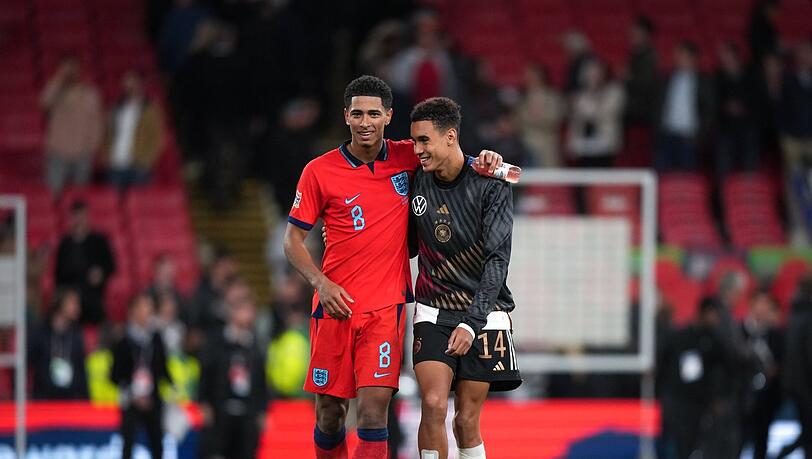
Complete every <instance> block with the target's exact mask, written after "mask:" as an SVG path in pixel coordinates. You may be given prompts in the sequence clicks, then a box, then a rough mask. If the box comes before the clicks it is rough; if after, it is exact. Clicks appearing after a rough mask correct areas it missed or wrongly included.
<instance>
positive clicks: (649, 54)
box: [625, 16, 658, 128]
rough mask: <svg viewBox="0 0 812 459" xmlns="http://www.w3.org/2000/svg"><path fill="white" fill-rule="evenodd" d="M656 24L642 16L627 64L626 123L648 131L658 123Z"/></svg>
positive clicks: (636, 24) (632, 37)
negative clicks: (655, 121) (656, 111)
mask: <svg viewBox="0 0 812 459" xmlns="http://www.w3.org/2000/svg"><path fill="white" fill-rule="evenodd" d="M654 33H655V28H654V23H652V22H651V20H650V19H649V18H647V17H645V16H639V17H638V18H637V19H635V21H634V24H632V27H631V31H630V34H629V35H630V42H631V50H630V52H629V61H628V62H627V64H626V71H625V81H626V96H627V98H628V102H627V103H626V120H627V122H628V123H629V124H630V125H633V126H641V127H646V128H648V127H649V126H651V125H652V124H653V123H654V120H655V119H656V114H655V113H654V104H653V103H652V101H654V100H655V99H656V98H657V78H658V77H657V50H656V49H655V48H654V42H653V39H654Z"/></svg>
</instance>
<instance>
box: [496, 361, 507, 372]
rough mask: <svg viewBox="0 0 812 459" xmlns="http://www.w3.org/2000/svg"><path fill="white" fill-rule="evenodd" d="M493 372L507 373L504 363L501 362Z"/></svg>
mask: <svg viewBox="0 0 812 459" xmlns="http://www.w3.org/2000/svg"><path fill="white" fill-rule="evenodd" d="M493 371H505V366H504V365H503V364H502V362H499V363H497V364H496V366H495V367H493Z"/></svg>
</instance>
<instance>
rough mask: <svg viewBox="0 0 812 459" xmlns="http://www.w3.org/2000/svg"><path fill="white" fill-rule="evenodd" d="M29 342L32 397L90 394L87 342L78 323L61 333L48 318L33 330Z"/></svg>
mask: <svg viewBox="0 0 812 459" xmlns="http://www.w3.org/2000/svg"><path fill="white" fill-rule="evenodd" d="M29 343H30V344H29V351H28V352H29V354H28V362H29V365H30V366H31V372H32V380H33V388H32V398H34V399H43V400H82V399H87V398H88V393H87V373H86V372H85V345H84V342H83V341H82V331H81V330H80V329H79V327H77V326H75V325H72V326H70V327H69V328H68V329H66V330H65V331H63V332H61V333H60V332H57V331H56V330H54V329H53V327H52V326H51V324H50V323H49V322H45V323H43V324H42V325H41V326H40V328H39V329H38V330H36V331H35V332H34V333H32V335H31V336H30V337H29ZM62 378H64V379H62Z"/></svg>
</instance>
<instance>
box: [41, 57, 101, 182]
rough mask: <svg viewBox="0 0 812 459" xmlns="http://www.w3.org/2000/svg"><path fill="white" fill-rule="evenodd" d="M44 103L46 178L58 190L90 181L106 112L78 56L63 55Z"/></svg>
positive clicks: (42, 99)
mask: <svg viewBox="0 0 812 459" xmlns="http://www.w3.org/2000/svg"><path fill="white" fill-rule="evenodd" d="M40 106H41V107H42V109H43V110H44V111H45V113H46V116H47V118H48V126H47V128H46V132H45V153H46V158H47V162H46V166H45V181H46V182H47V183H48V186H49V187H50V188H51V190H53V192H54V193H56V194H58V193H60V192H61V191H62V189H63V188H64V187H65V186H66V185H68V184H76V185H86V184H87V183H88V182H89V181H90V175H91V172H92V168H93V155H94V154H95V153H96V151H97V150H98V149H99V144H100V143H101V138H102V131H103V121H102V118H103V114H102V105H101V96H100V95H99V91H98V89H97V88H96V87H95V86H94V85H93V84H92V83H90V82H89V81H86V80H84V79H83V76H82V66H81V63H80V62H79V59H78V58H77V57H75V56H66V57H65V58H63V59H62V62H61V63H60V65H59V68H58V69H57V71H56V74H55V75H54V76H53V77H52V78H51V79H50V80H49V81H48V83H47V84H46V85H45V88H44V89H43V90H42V94H41V95H40Z"/></svg>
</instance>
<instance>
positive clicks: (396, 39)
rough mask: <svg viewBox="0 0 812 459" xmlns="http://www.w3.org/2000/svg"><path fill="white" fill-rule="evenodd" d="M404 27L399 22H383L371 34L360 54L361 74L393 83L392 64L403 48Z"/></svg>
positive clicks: (359, 65)
mask: <svg viewBox="0 0 812 459" xmlns="http://www.w3.org/2000/svg"><path fill="white" fill-rule="evenodd" d="M404 35H405V30H404V25H403V23H402V22H401V21H398V20H387V21H383V22H381V23H380V24H378V25H377V26H375V28H373V29H372V30H371V31H370V32H369V36H368V37H367V39H366V41H365V42H364V45H363V46H362V47H361V51H360V52H359V53H358V67H359V70H360V73H361V74H366V75H375V76H377V77H378V78H381V79H382V80H384V81H387V82H391V81H392V63H393V61H394V59H395V57H396V56H397V55H398V53H399V52H400V51H401V49H402V48H403V37H404Z"/></svg>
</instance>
